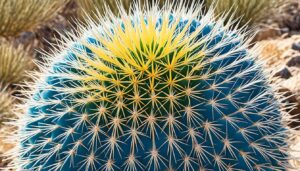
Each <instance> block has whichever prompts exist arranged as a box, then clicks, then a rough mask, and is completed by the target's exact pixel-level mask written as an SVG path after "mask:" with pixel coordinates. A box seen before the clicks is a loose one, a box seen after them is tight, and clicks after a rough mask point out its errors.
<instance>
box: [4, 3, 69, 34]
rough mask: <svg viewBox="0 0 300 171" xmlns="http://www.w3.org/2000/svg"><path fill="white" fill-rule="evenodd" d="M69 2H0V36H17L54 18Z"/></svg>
mask: <svg viewBox="0 0 300 171" xmlns="http://www.w3.org/2000/svg"><path fill="white" fill-rule="evenodd" d="M66 2H68V0H0V25H1V27H0V35H1V36H5V37H9V36H16V35H18V34H19V33H21V32H23V31H28V30H30V29H34V28H36V27H37V26H38V25H39V24H41V23H42V22H46V21H48V20H49V19H51V18H52V17H54V16H55V15H56V14H57V12H58V11H59V10H60V9H61V8H62V7H64V5H65V4H66Z"/></svg>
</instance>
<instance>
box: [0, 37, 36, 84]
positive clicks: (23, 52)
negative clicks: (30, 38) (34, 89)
mask: <svg viewBox="0 0 300 171" xmlns="http://www.w3.org/2000/svg"><path fill="white" fill-rule="evenodd" d="M32 67H33V62H32V58H31V55H30V52H29V48H24V47H23V46H22V45H19V46H17V47H15V46H14V45H13V44H12V43H9V42H2V43H1V44H0V82H1V83H2V84H5V85H11V84H16V83H19V82H20V81H21V80H23V79H24V78H25V77H26V71H28V70H30V69H31V68H32Z"/></svg>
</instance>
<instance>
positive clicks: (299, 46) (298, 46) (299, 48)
mask: <svg viewBox="0 0 300 171" xmlns="http://www.w3.org/2000/svg"><path fill="white" fill-rule="evenodd" d="M292 49H293V50H297V51H300V42H296V43H293V44H292Z"/></svg>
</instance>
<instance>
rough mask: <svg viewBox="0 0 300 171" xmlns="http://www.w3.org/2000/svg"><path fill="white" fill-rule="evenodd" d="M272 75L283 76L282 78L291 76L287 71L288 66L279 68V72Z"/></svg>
mask: <svg viewBox="0 0 300 171" xmlns="http://www.w3.org/2000/svg"><path fill="white" fill-rule="evenodd" d="M274 77H280V78H284V79H289V78H290V77H292V74H291V72H290V71H289V69H288V68H286V67H284V68H283V69H282V70H280V71H279V72H277V73H275V75H274Z"/></svg>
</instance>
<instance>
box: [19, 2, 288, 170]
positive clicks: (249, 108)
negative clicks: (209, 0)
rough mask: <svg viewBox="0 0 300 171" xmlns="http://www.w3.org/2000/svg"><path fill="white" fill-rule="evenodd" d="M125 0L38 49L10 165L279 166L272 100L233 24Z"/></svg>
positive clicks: (278, 116)
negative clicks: (52, 48) (47, 50)
mask: <svg viewBox="0 0 300 171" xmlns="http://www.w3.org/2000/svg"><path fill="white" fill-rule="evenodd" d="M181 2H182V1H181ZM121 9H122V8H121ZM134 9H135V10H133V11H132V13H131V14H126V13H125V12H124V11H125V10H121V16H122V18H115V17H114V16H113V15H109V14H110V13H108V14H107V15H106V16H103V17H99V18H101V19H99V20H100V22H99V23H101V24H99V23H98V22H96V23H95V22H93V21H89V26H88V27H87V28H88V29H85V28H84V27H80V30H81V31H82V34H81V35H79V36H76V35H71V36H70V37H73V38H74V39H75V40H74V41H71V42H70V41H67V43H66V48H64V49H63V50H62V51H60V50H59V51H60V52H59V53H57V54H55V55H54V57H52V58H51V57H48V59H50V58H51V59H52V60H51V61H49V63H48V64H47V65H46V66H44V70H43V72H42V73H41V74H40V79H38V80H37V81H36V84H35V85H34V86H33V87H32V88H33V91H32V92H31V95H30V97H29V99H28V100H26V104H25V107H26V114H25V115H24V117H23V118H22V119H21V120H20V122H19V123H17V125H18V126H20V125H21V126H20V129H19V131H18V134H19V135H18V138H19V141H20V144H19V146H18V147H17V153H16V155H17V156H18V160H16V161H15V165H16V166H18V167H19V169H21V170H30V171H32V170H64V171H71V170H72V171H74V170H85V171H88V170H132V171H134V170H173V169H174V170H204V169H205V170H206V169H207V170H214V171H219V170H229V171H230V170H249V171H250V170H286V169H287V167H288V166H289V165H288V157H289V154H288V146H287V142H286V139H287V129H285V127H284V124H283V122H282V112H281V110H280V106H279V103H280V102H279V101H277V100H276V99H275V95H274V92H273V90H272V88H271V87H270V86H269V84H268V80H267V79H266V77H265V75H264V73H263V72H262V69H261V66H260V65H259V63H257V62H256V61H255V59H256V57H257V56H256V54H255V53H252V52H250V51H249V50H248V41H247V40H245V39H244V36H243V35H244V34H243V33H241V31H239V30H234V29H233V30H231V29H229V28H230V25H223V20H218V21H215V20H214V18H213V12H212V10H209V11H208V13H207V14H202V13H201V12H199V10H198V9H200V8H199V4H195V5H194V6H192V7H189V8H185V7H184V5H183V3H179V4H177V5H173V6H171V5H166V6H165V7H164V8H163V9H162V10H159V9H158V8H157V6H154V7H152V8H150V9H149V8H145V9H144V11H140V10H138V9H140V8H139V7H135V8H134ZM231 28H232V27H231ZM78 37H79V38H78ZM25 107H23V108H25Z"/></svg>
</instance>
